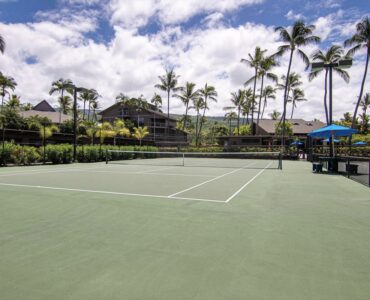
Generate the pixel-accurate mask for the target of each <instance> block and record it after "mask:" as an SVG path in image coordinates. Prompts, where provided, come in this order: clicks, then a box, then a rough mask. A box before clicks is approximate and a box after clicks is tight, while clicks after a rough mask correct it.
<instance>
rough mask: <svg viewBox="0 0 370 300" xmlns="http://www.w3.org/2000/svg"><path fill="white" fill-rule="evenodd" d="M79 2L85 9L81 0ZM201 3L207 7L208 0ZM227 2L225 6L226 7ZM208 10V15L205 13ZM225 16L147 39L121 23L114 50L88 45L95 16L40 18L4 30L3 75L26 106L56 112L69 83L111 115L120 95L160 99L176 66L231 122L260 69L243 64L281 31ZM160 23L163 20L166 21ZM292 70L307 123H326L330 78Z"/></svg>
mask: <svg viewBox="0 0 370 300" xmlns="http://www.w3.org/2000/svg"><path fill="white" fill-rule="evenodd" d="M74 2H76V3H77V0H75V1H74ZM118 2H119V1H118V0H117V3H118ZM140 2H141V1H140ZM152 2H154V3H155V4H156V5H159V4H161V3H164V2H163V1H159V0H158V1H146V2H145V0H143V2H142V3H144V4H145V3H148V8H147V9H145V7H141V8H139V7H135V4H134V2H130V3H131V4H132V7H131V8H132V10H133V14H134V15H138V14H142V16H143V18H142V19H141V20H140V18H139V19H132V20H126V21H127V22H129V23H130V22H133V23H135V22H138V23H136V24H145V23H146V22H147V20H148V19H147V18H152V17H153V16H154V15H153V13H152V12H151V11H150V8H151V3H152ZM174 2H175V1H174ZM198 2H201V3H203V1H201V0H198ZM111 3H112V2H111ZM125 3H126V4H127V3H129V1H125ZM204 3H205V2H204ZM221 3H224V4H225V7H222V6H220V5H221ZM227 3H228V5H227V6H226V1H220V3H219V4H218V5H219V6H218V9H219V10H220V11H221V10H222V11H226V10H227V9H231V8H230V7H237V6H238V5H240V4H241V3H244V4H246V3H249V4H250V3H252V2H251V1H249V2H248V1H236V0H235V1H228V2H227ZM233 5H234V6H233ZM144 6H145V5H144ZM197 7H202V6H201V5H200V6H197ZM201 10H205V9H204V8H201V9H198V11H201ZM135 11H137V12H135ZM220 11H218V12H209V14H208V15H207V16H206V17H205V18H204V19H203V24H205V25H206V26H200V27H199V26H198V27H192V29H187V30H185V29H184V28H183V27H182V26H181V24H176V22H175V24H170V25H167V26H163V27H162V28H160V30H158V32H156V33H152V34H140V33H139V32H138V30H137V28H136V27H135V26H137V25H135V26H133V27H130V26H129V27H125V26H121V24H118V23H117V25H115V26H114V27H113V37H112V39H111V41H110V42H108V43H106V44H103V43H98V42H96V41H94V40H92V39H89V38H87V35H86V33H87V32H91V31H94V30H95V29H96V26H97V23H96V22H97V21H96V16H95V15H94V14H92V15H88V14H86V13H84V12H82V11H78V12H77V13H76V14H74V15H71V16H70V17H69V19H68V22H67V21H66V20H67V19H65V18H66V16H65V14H64V13H63V12H60V16H59V17H57V18H56V19H53V18H52V16H49V15H48V14H44V15H40V14H39V15H38V20H37V22H34V23H29V24H1V23H0V32H1V34H2V35H3V36H4V38H5V40H6V42H7V49H6V52H5V54H4V55H3V56H2V57H1V59H0V69H1V70H2V71H3V72H4V73H5V74H7V75H9V76H12V77H14V78H15V79H16V81H17V83H18V87H17V90H16V93H17V94H18V95H20V96H21V97H22V101H30V102H32V103H36V102H38V101H40V100H42V99H47V100H49V101H50V102H51V103H53V104H54V105H56V103H57V101H56V96H52V97H51V96H49V94H48V91H49V89H50V84H51V82H52V81H53V80H56V79H58V78H61V77H63V78H69V79H71V80H73V82H75V83H76V84H77V85H79V86H84V87H87V88H95V89H97V90H98V92H99V93H100V94H101V95H102V96H103V97H102V99H101V100H100V102H101V107H103V108H105V107H107V106H109V105H111V104H113V103H114V101H115V96H116V95H117V94H118V93H120V92H123V93H125V94H128V95H129V96H139V95H141V94H143V95H144V96H145V97H147V98H150V97H151V96H152V95H153V93H154V92H157V93H159V91H158V90H157V91H156V90H155V88H154V85H155V84H156V83H158V75H162V74H163V73H164V69H165V67H168V66H174V67H175V71H176V73H177V74H179V75H180V76H181V77H180V84H181V85H183V84H185V82H186V81H192V82H195V83H196V84H197V86H198V87H202V86H204V84H205V83H208V84H210V85H213V86H215V87H216V89H217V91H218V94H219V97H218V103H216V104H212V106H211V109H210V112H209V114H212V115H223V114H224V111H223V107H224V106H229V105H230V100H229V99H230V93H231V92H233V91H236V90H237V89H239V88H243V83H244V82H245V81H246V80H247V79H249V78H250V77H251V76H252V75H253V70H252V69H250V68H248V67H247V66H246V65H243V64H242V63H241V62H240V59H241V58H246V57H247V55H248V53H253V51H254V48H255V47H256V46H261V47H262V48H263V49H268V50H269V53H270V54H272V53H273V52H274V51H275V50H276V49H277V47H278V46H279V45H280V42H279V41H278V36H277V35H276V33H275V32H274V29H273V27H269V26H265V25H262V24H255V23H245V24H242V25H240V26H238V27H231V26H227V25H225V24H222V16H223V13H222V12H220ZM157 17H159V18H162V16H160V15H158V14H157ZM112 18H113V16H112ZM179 18H180V17H179ZM181 18H183V17H181ZM181 18H180V19H181ZM175 19H178V18H175ZM325 20H326V21H325ZM325 20H323V19H322V20H320V19H317V20H316V25H317V27H318V30H319V32H320V34H322V35H323V36H326V37H327V36H328V35H329V34H330V32H325V31H323V28H325V26H324V24H325V22H329V23H330V22H333V20H332V19H330V18H329V19H328V20H327V19H325ZM114 23H115V22H114ZM210 24H213V26H211V25H210ZM320 24H322V25H320ZM326 24H328V23H326ZM216 25H217V26H216ZM320 30H321V31H320ZM313 50H314V47H308V48H306V49H305V51H306V52H307V54H310V53H312V51H313ZM30 58H33V63H32V64H29V63H28V62H29V59H30ZM287 60H288V57H287V56H286V57H283V58H282V59H281V66H279V67H278V68H276V70H275V72H276V73H277V74H278V75H279V77H280V76H281V75H283V74H285V72H286V67H287ZM292 71H295V72H299V73H300V74H302V80H303V82H304V84H303V88H304V90H305V92H306V98H307V99H308V100H309V101H307V102H304V103H300V104H299V106H298V109H297V110H296V114H295V115H296V116H297V117H304V118H306V119H313V118H321V119H323V116H324V111H323V106H322V99H323V80H322V78H320V77H319V78H317V79H316V80H314V81H313V82H308V80H307V73H306V72H305V71H304V65H303V63H302V62H300V60H299V58H297V57H294V62H293V70H292ZM349 72H350V74H351V77H352V79H351V82H350V84H348V85H347V84H345V83H344V82H343V81H342V80H341V79H340V78H337V77H336V76H335V77H334V84H335V90H334V96H335V97H334V99H335V103H334V115H335V117H339V116H340V115H342V113H343V112H344V111H351V110H352V108H353V102H354V101H355V99H356V95H357V93H358V87H359V83H360V81H361V78H362V77H361V76H362V72H363V65H362V63H361V61H358V62H357V61H356V62H355V64H354V66H353V67H352V68H351V69H350V70H349ZM267 83H269V82H267ZM270 84H271V83H270ZM163 96H164V97H165V95H163ZM282 98H283V95H282V91H279V92H278V95H277V99H276V100H275V101H271V103H269V105H268V108H267V113H269V112H271V111H272V110H273V109H277V110H279V111H281V108H282ZM183 110H184V108H183V106H182V104H181V103H180V102H179V101H178V100H177V99H171V111H172V112H173V113H183Z"/></svg>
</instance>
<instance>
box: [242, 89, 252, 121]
mask: <svg viewBox="0 0 370 300" xmlns="http://www.w3.org/2000/svg"><path fill="white" fill-rule="evenodd" d="M244 97H245V101H244V102H243V105H242V111H241V114H242V116H243V125H244V124H245V121H247V123H248V124H249V114H250V113H251V111H252V106H255V101H254V100H253V91H252V89H251V88H249V89H246V90H244ZM245 117H247V120H245Z"/></svg>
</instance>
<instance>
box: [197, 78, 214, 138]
mask: <svg viewBox="0 0 370 300" xmlns="http://www.w3.org/2000/svg"><path fill="white" fill-rule="evenodd" d="M199 95H201V97H202V98H203V116H202V118H201V119H200V126H199V131H198V139H197V140H198V142H199V140H200V135H201V133H202V127H203V123H204V120H205V115H206V110H207V109H209V106H208V101H209V100H210V101H213V102H217V98H216V97H217V92H216V89H215V87H213V86H211V85H208V84H207V83H206V85H205V86H204V88H202V89H200V90H199Z"/></svg>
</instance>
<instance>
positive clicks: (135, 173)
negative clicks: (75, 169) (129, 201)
mask: <svg viewBox="0 0 370 300" xmlns="http://www.w3.org/2000/svg"><path fill="white" fill-rule="evenodd" d="M81 171H82V170H81ZM81 171H80V172H81ZM82 172H84V171H82ZM86 172H91V171H90V170H86ZM93 173H108V174H124V175H158V176H185V177H211V178H214V177H216V176H214V175H197V174H182V173H142V172H120V171H95V170H93Z"/></svg>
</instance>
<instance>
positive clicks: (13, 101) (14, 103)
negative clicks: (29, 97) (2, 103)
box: [6, 95, 21, 110]
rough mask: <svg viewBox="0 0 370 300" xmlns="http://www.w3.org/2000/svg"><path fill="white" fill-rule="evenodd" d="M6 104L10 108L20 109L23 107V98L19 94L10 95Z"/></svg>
mask: <svg viewBox="0 0 370 300" xmlns="http://www.w3.org/2000/svg"><path fill="white" fill-rule="evenodd" d="M6 106H7V107H8V108H10V109H13V110H14V109H19V108H20V107H21V99H20V97H18V96H17V95H12V96H11V97H9V100H8V102H7V103H6Z"/></svg>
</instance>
